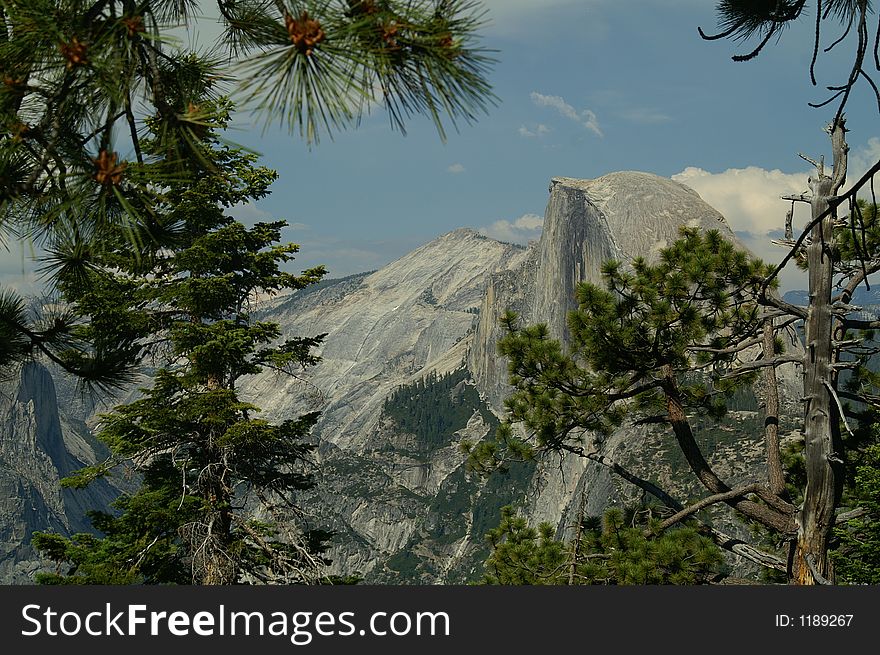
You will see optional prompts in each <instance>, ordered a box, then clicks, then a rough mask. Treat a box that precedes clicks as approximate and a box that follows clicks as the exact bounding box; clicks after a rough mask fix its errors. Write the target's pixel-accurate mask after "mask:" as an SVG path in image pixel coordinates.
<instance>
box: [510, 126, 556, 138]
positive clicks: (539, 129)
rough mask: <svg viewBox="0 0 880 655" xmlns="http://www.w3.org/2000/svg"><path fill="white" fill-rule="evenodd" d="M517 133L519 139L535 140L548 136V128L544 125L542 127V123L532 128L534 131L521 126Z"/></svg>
mask: <svg viewBox="0 0 880 655" xmlns="http://www.w3.org/2000/svg"><path fill="white" fill-rule="evenodd" d="M517 133H518V134H519V135H520V136H521V137H524V138H526V139H535V138H541V137H542V136H545V135H546V134H549V133H550V128H549V127H547V126H546V125H544V124H543V123H538V124H537V125H536V126H535V127H534V129H529V128H528V127H526V126H525V125H522V126H520V128H519V130H517Z"/></svg>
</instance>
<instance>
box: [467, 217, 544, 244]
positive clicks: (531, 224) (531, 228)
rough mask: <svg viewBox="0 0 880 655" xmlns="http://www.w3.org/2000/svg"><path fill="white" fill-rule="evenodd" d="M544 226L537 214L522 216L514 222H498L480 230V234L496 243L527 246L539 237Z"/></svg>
mask: <svg viewBox="0 0 880 655" xmlns="http://www.w3.org/2000/svg"><path fill="white" fill-rule="evenodd" d="M543 226H544V218H543V217H542V216H538V215H537V214H523V215H522V216H520V217H519V218H517V219H516V220H514V221H506V220H500V221H495V222H494V223H492V224H491V225H488V226H486V227H482V228H480V230H479V231H480V234H484V235H485V236H487V237H491V238H492V239H497V240H498V241H507V242H509V243H520V244H523V245H525V244H527V243H528V242H529V241H530V240H532V239H537V238H538V237H539V236H541V228H542V227H543Z"/></svg>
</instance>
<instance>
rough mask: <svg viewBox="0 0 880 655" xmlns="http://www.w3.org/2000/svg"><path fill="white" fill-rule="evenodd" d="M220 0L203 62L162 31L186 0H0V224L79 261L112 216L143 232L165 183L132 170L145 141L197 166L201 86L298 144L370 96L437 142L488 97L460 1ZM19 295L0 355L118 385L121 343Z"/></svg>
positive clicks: (180, 19) (174, 22)
mask: <svg viewBox="0 0 880 655" xmlns="http://www.w3.org/2000/svg"><path fill="white" fill-rule="evenodd" d="M203 4H204V3H203ZM216 6H217V8H218V9H219V12H220V15H221V18H222V21H223V25H224V28H225V31H224V35H223V39H222V42H221V44H220V45H219V47H218V48H217V49H216V53H217V55H216V57H217V58H210V57H206V56H196V55H195V54H194V53H188V52H186V51H184V50H183V49H182V48H180V47H179V46H178V45H177V44H176V43H175V42H174V41H173V39H172V38H171V37H170V32H171V30H173V29H175V28H176V27H179V26H180V25H181V24H184V23H186V22H188V21H190V20H192V19H193V17H195V16H197V15H198V13H199V3H198V2H196V1H195V0H187V1H182V0H0V229H2V230H3V231H4V232H5V233H6V234H9V235H14V236H24V237H25V238H29V239H33V240H35V241H36V242H37V243H38V244H39V245H47V246H48V247H49V248H50V249H51V248H52V246H53V242H54V241H55V240H56V239H58V238H61V239H62V240H75V241H76V242H77V248H78V256H79V257H80V258H86V257H87V255H88V253H89V252H90V251H91V250H92V249H93V248H94V246H95V244H98V243H101V242H102V241H103V240H104V239H106V238H108V235H109V237H110V238H112V236H113V235H114V234H115V233H116V232H117V230H118V228H119V227H120V226H125V227H127V228H129V232H130V233H131V234H130V236H132V237H133V236H135V235H136V234H137V232H138V230H140V229H142V228H144V227H145V226H148V227H149V224H150V222H151V221H152V220H153V219H152V214H153V213H154V207H153V206H154V205H155V204H156V203H161V198H160V197H158V196H159V195H161V194H160V192H159V188H160V187H161V186H162V185H161V184H159V185H158V187H157V185H156V182H157V181H156V180H155V179H154V178H149V177H144V176H143V175H141V174H140V173H141V172H142V170H143V169H142V168H141V167H139V166H135V165H133V164H139V165H142V164H145V163H149V162H148V159H149V154H150V153H149V152H147V151H148V146H147V144H145V143H144V139H150V140H152V141H155V142H156V145H154V146H151V147H152V149H153V151H154V152H156V151H159V150H161V152H162V157H163V158H164V160H165V162H166V166H165V170H164V171H163V174H165V175H166V176H169V178H181V179H182V178H185V177H186V168H187V167H188V166H189V165H190V164H191V162H192V161H194V160H197V161H199V162H200V165H201V166H206V165H208V164H209V163H210V162H211V160H212V155H211V153H209V152H205V151H203V145H202V140H201V134H202V132H203V131H204V129H205V126H206V125H208V124H210V123H211V122H212V121H215V120H217V119H219V118H222V116H217V115H215V112H216V111H217V107H218V105H217V103H216V102H203V101H202V96H203V92H204V89H205V88H206V86H208V84H207V83H208V82H209V81H212V80H213V81H217V80H224V83H225V84H227V85H228V86H234V87H235V92H236V93H238V94H240V95H241V96H243V97H244V98H245V99H246V101H247V102H248V104H249V106H250V107H252V108H253V109H254V110H256V111H258V112H260V113H262V114H263V115H264V117H265V119H266V120H267V121H279V122H281V123H282V124H285V125H287V126H288V127H289V128H290V129H291V131H297V132H298V133H299V134H301V135H302V136H303V137H304V138H305V139H306V140H307V141H309V142H312V141H316V140H317V139H318V137H319V135H320V134H321V133H326V132H328V131H330V130H335V129H341V128H345V127H348V126H351V125H355V124H357V122H358V119H359V118H360V116H361V115H362V113H363V112H364V111H365V110H366V109H367V108H368V107H370V106H371V105H373V104H374V103H376V102H377V101H378V102H379V103H381V104H384V106H385V107H386V108H387V110H388V113H389V116H390V117H391V122H392V125H393V126H394V127H396V128H398V129H401V130H403V129H404V127H405V124H406V121H407V119H409V118H410V117H411V116H412V115H414V114H426V115H428V116H430V117H431V119H432V120H433V121H434V123H435V124H436V126H437V129H438V131H439V132H440V134H441V136H443V135H444V134H445V127H444V125H445V124H447V123H448V122H451V123H452V124H453V125H456V124H457V123H458V122H460V121H471V120H473V119H474V118H475V117H476V115H477V114H478V113H480V112H483V111H484V110H485V109H486V108H487V106H488V105H489V104H490V103H491V102H493V101H494V96H493V95H492V93H491V90H490V87H489V84H488V82H487V80H486V73H487V71H488V68H489V66H490V65H491V63H492V61H491V59H490V58H489V57H488V56H487V53H486V52H485V51H484V50H483V49H482V48H481V47H480V46H479V44H478V43H477V40H476V31H477V29H478V28H479V27H480V26H481V24H482V18H481V16H482V13H481V11H480V6H479V4H478V3H475V2H471V1H470V0H416V1H412V0H334V1H331V2H326V1H323V0H276V1H268V2H267V1H266V0H217V2H216ZM237 59H240V60H241V61H244V62H246V63H245V64H236V63H235V61H236V60H237ZM224 60H228V61H231V62H233V63H232V64H231V65H228V66H222V65H221V64H222V63H223V61H224ZM213 100H215V101H216V96H215V97H214V98H213ZM148 122H149V123H150V125H149V127H148V126H147V123H148ZM172 162H174V163H176V164H177V165H176V166H171V163H172ZM132 243H135V242H134V241H133V242H132ZM25 305H26V303H25V302H24V301H23V300H22V299H21V298H19V297H18V296H17V295H15V294H14V293H13V292H11V291H3V292H2V294H0V342H2V346H0V366H3V365H7V364H10V363H14V362H16V361H20V360H21V359H23V358H25V357H27V356H29V355H31V354H34V353H38V352H39V353H42V354H43V355H45V356H48V357H49V358H50V359H52V360H53V361H55V362H56V363H58V364H59V365H61V366H62V367H64V368H66V369H68V370H70V371H71V372H74V373H76V374H78V375H81V376H83V377H84V378H85V379H86V380H87V381H91V382H95V383H98V384H102V385H108V384H114V383H121V382H124V381H125V380H120V379H119V376H120V375H121V374H123V373H124V372H125V370H126V367H127V366H130V365H131V364H132V363H133V362H132V361H131V359H130V358H128V355H129V354H130V352H129V351H128V349H127V347H126V346H124V344H123V347H122V348H121V350H120V351H119V352H117V351H108V350H106V348H104V349H102V348H97V347H93V346H92V344H89V343H88V342H84V341H82V339H81V335H80V334H79V325H80V323H81V321H80V317H78V316H75V315H73V314H72V313H70V312H69V311H68V309H67V308H66V307H65V306H64V304H63V303H59V302H58V301H57V300H56V299H52V300H51V301H50V302H49V303H47V304H46V306H47V310H46V311H45V312H43V313H40V314H37V315H36V316H33V315H31V314H32V312H29V311H28V310H27V308H26V306H25ZM58 307H61V308H62V309H57V308H58ZM107 345H108V344H107V343H105V344H104V346H105V347H106V346H107Z"/></svg>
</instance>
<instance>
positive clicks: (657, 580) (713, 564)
mask: <svg viewBox="0 0 880 655" xmlns="http://www.w3.org/2000/svg"><path fill="white" fill-rule="evenodd" d="M650 511H651V510H650V508H641V509H638V510H629V511H628V512H624V511H622V510H620V509H619V508H610V509H608V510H607V511H606V512H605V514H604V516H603V517H602V519H601V521H599V520H591V519H589V518H588V519H586V520H585V521H584V523H585V525H584V526H582V530H581V532H580V535H579V538H580V542H579V543H578V544H577V545H576V544H575V542H571V543H564V542H562V541H560V540H558V539H556V538H555V535H554V529H553V526H551V525H550V524H549V523H542V524H540V525H539V526H538V528H537V529H535V528H531V527H529V526H528V524H527V522H526V520H525V519H524V518H522V517H520V516H517V515H516V514H515V513H514V512H513V508H511V507H504V508H502V510H501V522H500V524H499V525H498V527H496V528H494V529H493V530H491V531H489V533H488V534H487V535H486V538H487V539H488V540H489V543H490V545H491V547H492V552H491V553H490V555H489V558H488V559H487V560H486V565H485V569H486V573H485V574H484V576H483V578H482V583H483V584H490V585H565V584H606V585H646V584H679V585H681V584H703V583H706V582H708V581H710V580H712V579H714V578H716V577H718V576H720V575H721V574H722V571H721V563H722V561H723V558H722V556H721V550H720V549H719V548H718V547H717V546H716V545H715V544H713V543H712V541H711V540H710V539H708V538H706V537H705V536H702V535H700V534H699V533H698V532H697V531H696V530H695V529H694V528H693V527H690V526H681V527H678V528H676V529H673V530H668V531H666V532H663V533H661V534H660V535H658V536H655V535H654V534H653V529H655V528H656V527H657V525H658V524H659V520H658V519H656V518H653V517H651V516H650ZM627 514H628V515H629V516H627ZM635 519H638V520H635Z"/></svg>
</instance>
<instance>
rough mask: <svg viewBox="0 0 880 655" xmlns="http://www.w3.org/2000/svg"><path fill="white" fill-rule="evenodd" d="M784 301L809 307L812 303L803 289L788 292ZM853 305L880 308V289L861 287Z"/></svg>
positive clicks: (855, 295) (808, 294) (853, 298)
mask: <svg viewBox="0 0 880 655" xmlns="http://www.w3.org/2000/svg"><path fill="white" fill-rule="evenodd" d="M782 298H783V300H785V301H786V302H790V303H792V304H793V305H807V304H809V302H810V293H809V291H805V290H803V289H798V290H793V291H787V292H786V293H785V295H783V296H782ZM851 304H853V305H858V306H860V307H873V306H880V288H877V286H872V287H871V288H870V289H867V288H865V287H864V286H860V287H859V288H858V289H856V292H855V293H854V294H853V297H852V301H851Z"/></svg>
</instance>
